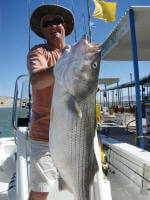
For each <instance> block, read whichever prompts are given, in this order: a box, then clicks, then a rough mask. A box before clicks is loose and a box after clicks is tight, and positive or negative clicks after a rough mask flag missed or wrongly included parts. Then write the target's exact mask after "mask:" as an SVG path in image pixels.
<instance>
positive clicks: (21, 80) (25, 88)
mask: <svg viewBox="0 0 150 200" xmlns="http://www.w3.org/2000/svg"><path fill="white" fill-rule="evenodd" d="M29 91H30V84H29V76H28V75H27V74H22V75H20V76H18V77H17V79H16V82H15V91H14V100H13V110H12V127H13V129H14V131H15V132H16V130H17V128H18V127H28V123H29V119H30V107H31V106H30V105H31V98H30V92H29ZM15 141H16V134H15Z"/></svg>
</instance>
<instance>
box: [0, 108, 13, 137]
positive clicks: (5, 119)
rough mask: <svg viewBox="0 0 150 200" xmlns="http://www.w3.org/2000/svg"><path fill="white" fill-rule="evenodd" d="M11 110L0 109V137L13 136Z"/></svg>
mask: <svg viewBox="0 0 150 200" xmlns="http://www.w3.org/2000/svg"><path fill="white" fill-rule="evenodd" d="M11 118H12V108H0V137H12V136H13V134H14V131H13V128H12V125H11Z"/></svg>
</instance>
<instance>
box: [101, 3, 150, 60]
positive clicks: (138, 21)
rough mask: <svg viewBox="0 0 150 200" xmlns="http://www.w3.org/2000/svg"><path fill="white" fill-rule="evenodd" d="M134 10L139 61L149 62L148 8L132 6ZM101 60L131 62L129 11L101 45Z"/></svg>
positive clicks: (149, 11)
mask: <svg viewBox="0 0 150 200" xmlns="http://www.w3.org/2000/svg"><path fill="white" fill-rule="evenodd" d="M130 9H133V10H134V18H135V30H136V40H137V51H138V60H139V61H149V60H150V39H149V37H150V36H149V35H150V34H149V33H150V6H132V7H131V8H130ZM101 55H102V60H105V61H132V60H133V57H132V47H131V36H130V20H129V10H128V11H127V12H126V13H125V16H124V17H122V19H121V20H120V22H119V23H118V25H117V26H116V27H115V29H114V30H113V31H112V33H111V34H110V35H109V37H108V38H107V39H106V41H105V42H104V43H103V45H102V54H101Z"/></svg>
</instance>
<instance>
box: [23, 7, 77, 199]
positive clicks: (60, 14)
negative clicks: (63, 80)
mask: <svg viewBox="0 0 150 200" xmlns="http://www.w3.org/2000/svg"><path fill="white" fill-rule="evenodd" d="M30 26H31V29H32V31H33V32H34V33H35V34H37V35H38V36H40V37H42V38H44V39H46V41H47V43H46V44H41V45H37V46H35V47H33V48H32V49H31V50H30V52H29V54H28V57H27V66H28V70H29V74H30V81H31V84H32V100H33V103H32V121H31V129H30V138H31V177H30V179H31V181H30V182H31V184H30V185H31V192H30V195H29V200H46V199H47V196H48V192H49V189H50V187H51V186H52V184H53V183H54V182H55V180H56V170H55V167H54V166H53V163H52V161H51V155H50V152H49V145H48V144H49V143H48V141H49V123H50V107H51V101H52V92H53V85H54V76H53V67H54V65H55V64H56V61H57V60H58V59H59V58H60V57H61V55H62V53H63V51H64V49H66V48H68V45H66V42H65V36H67V35H69V34H71V32H72V31H73V28H74V17H73V14H72V12H71V11H70V10H68V9H66V8H64V7H61V6H58V5H42V6H40V7H38V8H37V9H35V11H34V12H33V13H32V16H31V19H30Z"/></svg>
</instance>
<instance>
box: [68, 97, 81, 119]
mask: <svg viewBox="0 0 150 200" xmlns="http://www.w3.org/2000/svg"><path fill="white" fill-rule="evenodd" d="M66 103H67V107H68V109H69V110H70V111H71V112H72V113H73V114H75V115H76V116H77V117H79V118H82V111H81V109H80V107H79V104H78V102H77V100H76V98H75V97H74V96H73V95H71V94H68V99H67V102H66Z"/></svg>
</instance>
